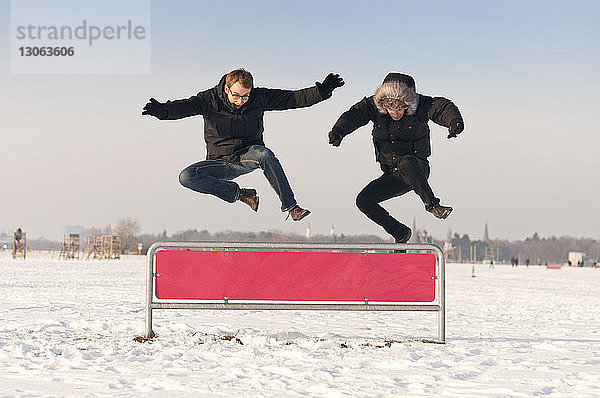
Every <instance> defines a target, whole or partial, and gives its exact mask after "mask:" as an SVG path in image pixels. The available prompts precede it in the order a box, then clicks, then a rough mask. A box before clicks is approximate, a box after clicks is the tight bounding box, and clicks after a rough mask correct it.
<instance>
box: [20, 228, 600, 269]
mask: <svg viewBox="0 0 600 398" xmlns="http://www.w3.org/2000/svg"><path fill="white" fill-rule="evenodd" d="M139 230H140V227H139V223H138V222H137V220H135V219H134V218H131V217H129V218H128V217H126V218H122V219H120V220H119V221H118V222H117V224H116V225H115V228H114V230H113V229H112V228H111V227H110V226H107V227H105V228H95V227H91V228H85V229H84V230H83V233H82V236H81V243H82V249H84V247H85V245H86V239H87V237H88V236H94V235H110V234H114V235H117V236H119V237H120V238H121V244H122V249H123V252H125V253H127V252H137V247H138V244H139V243H141V244H142V253H141V254H145V253H146V251H147V250H148V248H149V247H150V246H151V245H152V244H153V243H154V242H158V241H230V242H280V243H285V242H289V243H291V242H294V243H327V242H332V243H391V242H392V240H391V239H384V238H381V237H379V236H377V235H370V234H362V235H345V234H339V235H337V234H336V235H325V234H323V235H319V234H317V235H313V236H311V237H306V236H304V235H300V234H297V233H290V232H283V231H277V230H273V231H260V232H243V231H230V230H226V231H221V232H214V233H211V232H208V231H207V230H200V231H198V230H197V229H188V230H185V231H178V232H175V233H173V234H171V235H168V234H167V231H166V230H165V231H163V232H162V233H158V234H140V233H139ZM415 235H416V236H417V234H415ZM425 236H426V234H425ZM424 243H433V244H436V245H438V246H440V247H442V248H444V250H445V251H446V255H447V258H448V261H456V262H474V261H490V260H494V261H497V262H509V261H510V259H512V258H514V259H518V261H519V263H520V264H524V263H525V260H527V259H529V261H530V264H532V265H535V264H538V263H541V264H562V263H566V262H567V258H568V254H569V252H571V251H577V252H583V253H585V258H586V265H587V264H594V263H598V262H599V261H598V260H599V259H600V241H598V240H594V239H589V238H572V237H567V236H563V237H560V238H557V237H554V236H553V237H551V238H542V237H540V236H539V235H538V234H537V233H534V234H533V235H532V236H531V237H528V238H526V239H525V240H520V241H512V242H511V241H508V240H501V239H495V240H487V241H483V240H471V239H470V238H469V235H467V234H464V235H462V236H461V235H459V234H458V233H454V234H453V235H452V234H451V233H449V236H448V237H447V238H446V240H438V239H435V238H432V237H430V236H426V237H425V242H424ZM61 245H62V242H58V241H51V240H48V239H45V238H40V239H31V238H28V240H27V246H28V248H29V249H33V250H60V248H61ZM9 248H10V247H9Z"/></svg>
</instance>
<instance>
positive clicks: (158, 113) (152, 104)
mask: <svg viewBox="0 0 600 398" xmlns="http://www.w3.org/2000/svg"><path fill="white" fill-rule="evenodd" d="M167 114H168V112H167V104H163V103H161V102H158V101H157V100H155V99H154V98H150V101H149V102H148V103H147V104H146V105H145V106H144V112H142V115H150V116H154V117H155V118H158V119H161V120H162V119H166V118H167Z"/></svg>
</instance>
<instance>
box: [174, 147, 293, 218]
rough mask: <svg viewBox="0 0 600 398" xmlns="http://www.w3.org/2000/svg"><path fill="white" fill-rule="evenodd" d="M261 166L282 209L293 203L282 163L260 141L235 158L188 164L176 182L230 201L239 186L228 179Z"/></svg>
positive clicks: (234, 196) (237, 195) (287, 208)
mask: <svg viewBox="0 0 600 398" xmlns="http://www.w3.org/2000/svg"><path fill="white" fill-rule="evenodd" d="M258 168H260V169H262V170H263V173H264V174H265V177H267V180H268V181H269V184H271V186H272V187H273V189H274V190H275V192H276V193H277V196H279V199H280V200H281V211H288V210H291V209H292V208H293V207H294V206H296V199H294V193H293V192H292V188H291V187H290V183H289V182H288V179H287V177H286V176H285V172H284V171H283V167H281V163H279V160H278V159H277V158H276V157H275V154H274V153H273V151H271V150H270V149H269V148H267V147H265V146H263V145H252V146H251V147H249V148H248V149H247V150H246V152H244V153H243V154H242V155H241V156H240V160H239V161H238V162H226V161H223V160H203V161H201V162H197V163H194V164H192V165H189V166H188V167H186V168H185V169H183V171H182V172H181V173H180V174H179V182H180V183H181V185H183V186H184V187H186V188H189V189H191V190H193V191H196V192H200V193H207V194H210V195H214V196H216V197H218V198H220V199H223V200H224V201H226V202H229V203H233V202H235V201H236V200H238V198H239V197H240V186H239V185H238V184H237V183H235V182H233V181H231V180H233V179H234V178H236V177H239V176H241V175H244V174H248V173H250V172H252V171H254V170H256V169H258Z"/></svg>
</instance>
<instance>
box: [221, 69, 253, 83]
mask: <svg viewBox="0 0 600 398" xmlns="http://www.w3.org/2000/svg"><path fill="white" fill-rule="evenodd" d="M237 82H240V84H241V85H242V86H243V87H244V88H252V87H253V85H254V79H253V78H252V74H251V73H250V72H248V71H247V70H246V69H244V68H240V69H236V70H232V71H231V72H229V73H228V74H227V77H226V78H225V84H226V85H227V87H231V86H233V85H234V84H235V83H237Z"/></svg>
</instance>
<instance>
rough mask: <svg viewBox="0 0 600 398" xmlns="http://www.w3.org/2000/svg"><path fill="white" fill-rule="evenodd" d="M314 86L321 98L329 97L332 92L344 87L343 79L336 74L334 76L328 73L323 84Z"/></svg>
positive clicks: (317, 83)
mask: <svg viewBox="0 0 600 398" xmlns="http://www.w3.org/2000/svg"><path fill="white" fill-rule="evenodd" d="M315 84H316V85H317V88H318V89H319V93H320V94H321V97H329V96H330V95H331V93H332V92H333V90H335V89H336V88H338V87H342V86H343V85H344V79H342V78H341V77H340V75H338V74H337V73H336V74H335V75H334V74H333V73H330V74H328V75H327V77H325V79H324V80H323V83H319V82H316V83H315Z"/></svg>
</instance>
